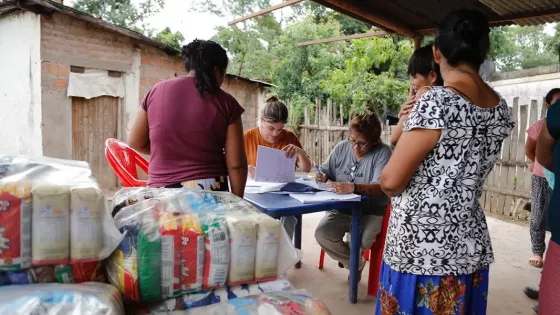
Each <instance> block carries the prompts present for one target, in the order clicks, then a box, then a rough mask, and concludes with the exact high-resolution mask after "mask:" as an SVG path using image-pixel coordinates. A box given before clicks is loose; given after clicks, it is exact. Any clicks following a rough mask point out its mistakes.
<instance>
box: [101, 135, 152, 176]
mask: <svg viewBox="0 0 560 315" xmlns="http://www.w3.org/2000/svg"><path fill="white" fill-rule="evenodd" d="M105 157H106V158H107V162H109V165H111V167H112V168H113V171H114V172H115V174H116V175H117V177H119V179H120V180H121V182H122V184H123V186H124V187H143V186H147V185H148V182H147V181H145V180H140V179H138V171H137V167H140V169H141V170H142V171H144V172H146V174H147V173H148V161H147V160H146V159H145V158H144V157H143V156H142V155H140V153H138V152H136V151H135V150H134V149H132V148H131V147H129V146H128V145H126V144H125V143H124V142H122V141H119V140H117V139H113V138H110V139H107V140H106V141H105Z"/></svg>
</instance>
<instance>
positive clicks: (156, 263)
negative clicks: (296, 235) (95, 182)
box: [106, 189, 301, 302]
mask: <svg viewBox="0 0 560 315" xmlns="http://www.w3.org/2000/svg"><path fill="white" fill-rule="evenodd" d="M127 193H128V194H130V195H134V191H133V190H130V189H129V190H127ZM154 195H157V197H154V198H148V199H146V200H143V201H138V202H136V203H134V204H133V205H131V206H127V207H124V208H121V209H120V210H119V212H118V213H117V214H116V215H115V224H116V226H117V228H118V229H120V231H121V232H122V233H124V234H125V238H124V240H123V241H122V242H121V244H120V245H119V247H118V248H117V250H116V251H115V253H114V254H113V255H112V256H111V257H110V259H108V260H107V261H106V268H107V272H108V278H109V280H110V281H111V283H113V284H115V286H117V287H118V288H119V289H120V291H121V292H122V293H123V294H124V298H125V300H127V301H130V302H156V301H163V300H170V299H171V298H177V297H180V296H181V297H184V296H185V295H189V296H191V295H192V294H193V293H197V292H202V291H201V290H205V291H209V290H214V289H218V288H224V287H225V285H226V284H228V283H229V284H248V283H254V282H256V280H257V279H266V280H274V279H276V278H277V276H278V275H283V274H284V273H285V272H286V271H287V270H288V269H289V268H291V267H292V266H293V265H294V264H295V263H296V262H298V261H300V260H301V253H300V252H299V251H298V250H296V249H295V248H294V247H293V245H292V244H291V241H290V239H289V237H288V236H287V234H286V233H285V231H284V230H283V229H282V228H281V225H280V223H279V222H278V221H277V220H274V219H272V218H270V217H268V216H267V215H264V214H261V213H260V212H259V211H258V210H257V209H256V208H254V207H253V206H252V205H251V204H249V203H248V202H246V201H245V200H243V199H240V198H237V197H235V196H233V195H232V194H229V193H214V192H194V191H191V190H187V189H160V190H159V191H158V192H157V193H155V194H154ZM259 244H260V246H261V249H260V251H259V249H258V246H259ZM266 247H270V248H272V249H270V248H268V249H267V248H266ZM259 254H260V256H259ZM259 257H260V258H259Z"/></svg>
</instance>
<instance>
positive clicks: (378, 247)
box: [318, 204, 391, 297]
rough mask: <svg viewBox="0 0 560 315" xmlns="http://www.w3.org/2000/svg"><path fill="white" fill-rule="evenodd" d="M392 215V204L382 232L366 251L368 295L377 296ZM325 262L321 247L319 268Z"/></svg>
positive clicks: (387, 210) (386, 210)
mask: <svg viewBox="0 0 560 315" xmlns="http://www.w3.org/2000/svg"><path fill="white" fill-rule="evenodd" d="M390 215H391V204H388V205H387V208H386V209H385V216H384V217H383V223H382V225H381V232H380V233H379V235H377V237H376V238H375V242H374V243H373V246H372V247H371V249H370V250H368V251H366V252H364V259H365V260H366V261H369V262H370V263H369V278H368V295H369V296H374V297H376V296H377V288H378V287H379V286H378V283H379V275H380V272H381V262H382V261H383V249H384V248H385V238H387V228H388V227H389V217H390ZM324 262H325V250H324V249H321V254H320V255H319V265H318V267H319V269H323V264H324Z"/></svg>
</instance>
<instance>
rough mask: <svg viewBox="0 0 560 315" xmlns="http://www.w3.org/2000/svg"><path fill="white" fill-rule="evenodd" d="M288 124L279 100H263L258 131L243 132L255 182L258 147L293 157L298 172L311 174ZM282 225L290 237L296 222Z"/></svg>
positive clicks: (287, 220)
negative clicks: (276, 150) (283, 152)
mask: <svg viewBox="0 0 560 315" xmlns="http://www.w3.org/2000/svg"><path fill="white" fill-rule="evenodd" d="M287 123H288V107H287V106H286V104H284V103H283V102H281V101H280V100H278V98H277V97H276V96H275V95H270V96H268V97H267V99H266V103H265V105H264V108H263V109H262V111H261V118H260V121H259V124H258V126H257V127H255V128H253V129H250V130H247V131H245V134H244V140H245V141H244V142H245V152H246V153H247V163H248V164H249V166H248V167H249V176H250V177H251V178H255V172H256V165H257V150H258V148H259V146H264V147H268V148H273V149H278V150H283V151H285V152H286V156H287V157H290V158H292V157H294V156H295V157H296V165H294V167H296V168H297V169H298V170H299V171H301V172H306V173H308V172H309V171H311V167H312V164H313V163H312V162H311V160H310V159H309V157H308V156H307V153H305V151H304V150H303V148H302V145H301V143H300V142H299V139H298V137H297V136H296V135H295V134H294V133H293V132H291V131H290V130H286V129H284V127H286V124H287ZM281 221H282V225H283V226H284V228H285V229H286V232H287V233H288V235H289V236H290V238H292V237H293V235H294V231H295V227H296V223H297V219H296V217H294V216H291V217H283V218H282V219H281Z"/></svg>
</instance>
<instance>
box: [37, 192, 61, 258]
mask: <svg viewBox="0 0 560 315" xmlns="http://www.w3.org/2000/svg"><path fill="white" fill-rule="evenodd" d="M32 195H33V217H32V230H31V235H32V243H31V257H32V262H33V265H53V264H66V263H68V260H69V257H70V191H69V190H68V188H66V187H64V186H58V185H54V184H41V185H38V186H36V187H34V188H33V190H32Z"/></svg>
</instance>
